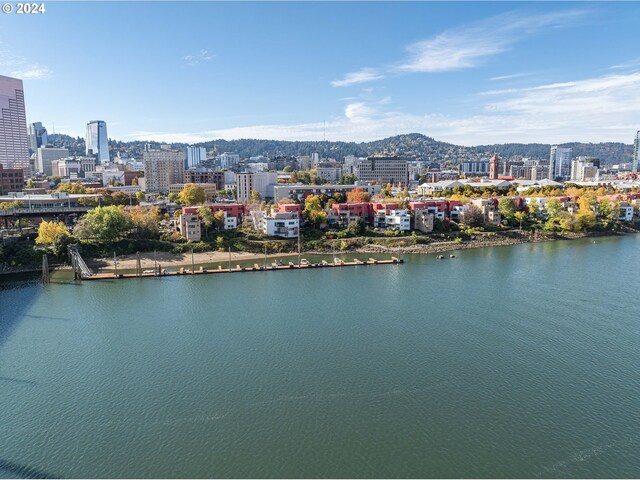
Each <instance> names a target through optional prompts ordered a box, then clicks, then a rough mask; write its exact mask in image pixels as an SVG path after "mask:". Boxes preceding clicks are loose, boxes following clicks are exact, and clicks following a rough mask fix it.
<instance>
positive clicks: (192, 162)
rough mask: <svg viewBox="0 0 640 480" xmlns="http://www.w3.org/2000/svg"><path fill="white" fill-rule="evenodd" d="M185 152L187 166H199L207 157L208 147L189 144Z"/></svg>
mask: <svg viewBox="0 0 640 480" xmlns="http://www.w3.org/2000/svg"><path fill="white" fill-rule="evenodd" d="M185 154H186V155H185V168H191V167H197V166H198V165H199V164H200V163H202V162H204V161H205V160H206V159H207V149H206V148H204V147H194V146H188V147H187V148H186V149H185Z"/></svg>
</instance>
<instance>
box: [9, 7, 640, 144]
mask: <svg viewBox="0 0 640 480" xmlns="http://www.w3.org/2000/svg"><path fill="white" fill-rule="evenodd" d="M46 9H47V11H46V12H45V13H44V14H39V15H29V16H25V15H15V14H14V15H3V16H2V17H0V74H3V75H9V76H15V77H19V78H22V79H24V84H25V96H26V102H27V116H28V120H29V121H31V122H34V121H41V122H43V123H44V124H45V125H46V126H47V128H48V129H49V131H51V130H52V127H53V124H54V123H55V130H56V132H59V133H68V134H71V135H83V134H84V125H85V124H86V122H87V121H88V120H93V119H102V120H106V121H107V123H108V131H109V136H110V137H112V138H117V139H120V140H133V139H141V140H145V139H149V140H161V141H185V142H197V141H204V140H210V139H215V138H225V139H235V138H270V139H284V140H322V139H323V138H326V139H327V140H346V141H351V140H354V141H368V140H373V139H378V138H383V137H387V136H391V135H394V134H396V133H411V132H420V133H424V134H426V135H429V136H432V137H434V138H436V139H439V140H444V141H449V142H454V143H459V144H463V145H475V144H485V143H502V142H543V143H560V142H566V141H584V142H600V141H622V142H625V143H632V141H633V138H634V134H635V131H636V130H638V129H640V93H639V92H640V50H639V49H638V45H640V28H639V27H638V19H639V18H640V3H634V2H629V3H614V4H607V3H597V2H595V3H594V2H589V3H581V2H568V3H555V2H554V3H551V2H538V3H525V2H514V3H510V2H496V3H490V2H470V3H465V2H453V3H439V2H422V3H413V2H411V3H409V2H406V3H386V2H351V3H341V2H325V3H322V2H320V3H318V2H314V3H302V2H282V3H271V2H259V3H250V2H243V3H231V2H221V3H210V2H180V3H178V2H153V3H152V2H138V3H128V2H127V3H125V2H47V3H46Z"/></svg>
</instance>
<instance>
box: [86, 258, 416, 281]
mask: <svg viewBox="0 0 640 480" xmlns="http://www.w3.org/2000/svg"><path fill="white" fill-rule="evenodd" d="M398 263H404V261H403V260H402V259H401V258H396V257H391V258H390V259H385V260H377V259H375V258H369V259H368V260H358V259H357V258H354V259H353V261H352V262H344V261H335V262H327V261H326V260H322V261H321V262H318V263H304V264H295V263H293V262H288V263H287V264H284V263H281V264H279V263H277V262H274V263H272V264H271V265H270V266H266V267H265V266H260V265H258V264H257V263H256V264H254V265H253V267H241V266H240V265H236V266H235V267H231V266H230V267H229V268H223V267H222V265H219V266H218V268H204V267H200V268H198V269H188V268H180V269H178V270H176V271H168V270H165V269H162V267H160V266H158V269H157V270H156V269H154V270H153V271H149V270H145V271H138V272H135V273H115V272H114V273H94V274H92V275H90V276H86V275H82V277H81V279H82V280H111V279H117V278H149V277H175V276H179V275H207V274H214V273H240V272H265V271H279V270H303V269H313V268H340V267H356V266H365V265H390V264H398Z"/></svg>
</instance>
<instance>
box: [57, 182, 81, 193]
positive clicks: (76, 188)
mask: <svg viewBox="0 0 640 480" xmlns="http://www.w3.org/2000/svg"><path fill="white" fill-rule="evenodd" d="M56 190H57V191H58V192H65V193H72V194H82V193H87V189H86V188H85V187H84V186H83V185H81V184H79V183H77V182H65V183H59V184H58V188H57V189H56Z"/></svg>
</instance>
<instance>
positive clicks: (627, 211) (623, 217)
mask: <svg viewBox="0 0 640 480" xmlns="http://www.w3.org/2000/svg"><path fill="white" fill-rule="evenodd" d="M618 219H619V220H620V221H623V222H632V221H633V205H629V204H628V203H626V202H623V203H621V204H620V216H619V217H618Z"/></svg>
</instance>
